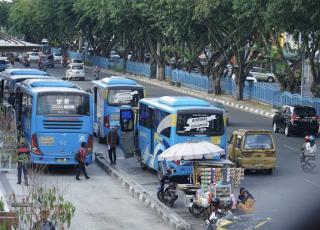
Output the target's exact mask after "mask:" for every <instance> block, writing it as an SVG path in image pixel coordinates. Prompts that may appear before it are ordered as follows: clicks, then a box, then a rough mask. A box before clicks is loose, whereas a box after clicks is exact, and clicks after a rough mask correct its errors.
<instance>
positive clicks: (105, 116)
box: [91, 76, 144, 152]
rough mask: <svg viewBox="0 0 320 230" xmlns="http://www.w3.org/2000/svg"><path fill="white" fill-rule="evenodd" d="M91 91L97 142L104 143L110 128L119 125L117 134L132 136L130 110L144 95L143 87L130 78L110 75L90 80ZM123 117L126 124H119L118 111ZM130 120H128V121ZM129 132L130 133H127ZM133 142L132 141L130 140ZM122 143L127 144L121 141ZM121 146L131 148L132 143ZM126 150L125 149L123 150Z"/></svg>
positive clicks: (132, 116)
mask: <svg viewBox="0 0 320 230" xmlns="http://www.w3.org/2000/svg"><path fill="white" fill-rule="evenodd" d="M92 83H93V87H92V88H91V92H92V94H93V101H94V133H95V134H96V135H97V136H98V137H99V142H100V143H104V142H105V141H106V138H107V135H108V133H109V131H110V128H111V127H113V126H118V127H120V129H119V135H120V136H121V135H122V134H124V133H125V134H124V135H125V136H126V135H130V136H132V135H133V136H132V138H133V137H134V127H133V123H132V122H133V119H134V115H132V114H131V112H130V110H132V109H133V108H135V107H137V106H138V102H139V100H140V99H141V98H143V97H144V87H143V86H141V85H139V84H137V83H136V82H135V81H133V80H131V79H127V78H125V77H116V76H112V77H110V78H103V79H101V80H95V81H92ZM121 111H122V113H121V114H122V115H123V116H124V117H123V118H125V117H126V118H127V120H126V121H128V122H126V124H128V123H130V127H127V125H126V124H122V125H121V124H120V112H121ZM129 121H130V122H129ZM129 133H130V134H129ZM123 138H125V137H123ZM123 138H122V139H123ZM132 143H133V142H132ZM122 144H129V143H128V142H127V141H122ZM122 147H123V148H129V149H131V150H132V145H131V146H128V147H125V146H123V145H122ZM124 151H125V152H126V150H124Z"/></svg>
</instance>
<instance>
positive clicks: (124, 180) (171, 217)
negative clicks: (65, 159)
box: [95, 153, 191, 230]
mask: <svg viewBox="0 0 320 230" xmlns="http://www.w3.org/2000/svg"><path fill="white" fill-rule="evenodd" d="M95 155H96V157H95V161H96V163H97V165H98V166H99V167H101V168H102V169H103V170H104V171H105V172H107V173H108V174H109V175H111V176H112V177H113V178H115V179H116V180H117V181H118V182H119V183H120V184H121V185H122V186H123V187H124V188H126V189H127V190H128V191H129V193H130V194H131V195H132V196H133V197H135V198H137V199H138V200H139V201H140V202H141V203H143V204H144V205H145V206H146V207H148V208H150V209H152V210H153V211H155V213H156V214H157V215H158V216H160V218H161V219H162V220H163V221H164V223H166V224H168V225H169V226H170V227H171V228H172V229H175V230H190V229H191V225H190V224H189V223H188V222H186V221H185V220H184V219H183V218H181V217H180V216H178V215H177V214H176V213H175V212H174V211H172V210H171V209H170V208H168V207H167V206H165V205H164V204H162V203H161V202H160V201H158V200H156V199H154V198H153V197H152V196H151V195H150V194H149V193H148V191H146V190H145V189H144V188H143V187H142V186H141V185H139V184H138V183H136V182H135V181H133V180H132V179H131V178H130V176H128V175H127V174H126V173H124V172H123V171H122V170H120V169H118V168H115V167H113V166H111V165H110V164H109V163H108V162H106V161H105V160H104V157H103V156H102V153H95Z"/></svg>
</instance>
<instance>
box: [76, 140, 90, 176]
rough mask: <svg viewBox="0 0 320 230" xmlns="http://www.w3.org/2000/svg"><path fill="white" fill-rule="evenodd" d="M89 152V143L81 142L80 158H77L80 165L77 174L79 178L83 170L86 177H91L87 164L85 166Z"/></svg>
mask: <svg viewBox="0 0 320 230" xmlns="http://www.w3.org/2000/svg"><path fill="white" fill-rule="evenodd" d="M87 154H88V149H87V143H86V142H81V148H80V150H79V153H78V158H77V161H78V163H79V167H78V170H77V175H76V179H77V180H80V177H79V176H80V173H81V171H82V172H83V175H84V176H85V177H86V179H90V177H89V176H88V174H87V172H86V166H85V160H86V156H87Z"/></svg>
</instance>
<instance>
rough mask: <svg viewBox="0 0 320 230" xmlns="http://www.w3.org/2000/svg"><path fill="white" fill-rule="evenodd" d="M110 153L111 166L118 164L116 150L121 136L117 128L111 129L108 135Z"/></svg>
mask: <svg viewBox="0 0 320 230" xmlns="http://www.w3.org/2000/svg"><path fill="white" fill-rule="evenodd" d="M107 139H108V151H109V158H110V163H111V164H114V165H115V164H117V157H116V149H117V146H118V145H119V135H118V129H117V127H113V128H111V130H110V132H109V133H108V138H107Z"/></svg>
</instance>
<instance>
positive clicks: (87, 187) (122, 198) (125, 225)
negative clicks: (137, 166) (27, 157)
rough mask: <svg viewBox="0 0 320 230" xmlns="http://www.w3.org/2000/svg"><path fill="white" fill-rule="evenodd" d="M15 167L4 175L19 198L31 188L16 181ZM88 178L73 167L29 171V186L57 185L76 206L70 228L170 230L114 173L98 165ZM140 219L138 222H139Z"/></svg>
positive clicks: (87, 229) (94, 166)
mask: <svg viewBox="0 0 320 230" xmlns="http://www.w3.org/2000/svg"><path fill="white" fill-rule="evenodd" d="M16 173H17V170H16V169H12V170H11V171H9V172H8V173H6V174H5V177H6V179H7V181H8V183H9V184H10V186H11V187H12V189H13V191H14V192H15V194H16V196H17V197H20V196H19V195H22V194H25V192H27V191H28V189H26V188H25V187H24V186H21V185H17V184H16V181H17V179H16ZM87 173H88V175H89V176H90V179H89V180H86V179H84V177H83V175H81V176H80V178H81V181H77V180H76V179H75V174H76V169H75V168H74V167H57V166H56V167H52V168H51V170H50V171H48V172H47V173H46V174H44V175H41V174H37V175H34V174H33V172H32V171H29V175H30V186H29V188H32V186H33V185H32V181H35V183H36V184H41V185H42V186H43V187H45V188H49V187H53V186H57V187H58V190H59V191H58V192H60V193H61V194H63V195H64V200H66V201H70V202H72V203H73V204H74V205H75V208H76V211H75V215H74V217H73V218H72V221H71V226H70V228H68V229H71V230H75V229H84V230H91V229H95V230H105V229H110V230H113V229H130V230H131V229H135V230H140V229H151V228H152V229H157V230H162V229H165V230H169V229H170V228H169V227H167V226H163V224H162V223H161V220H159V218H158V216H157V215H156V214H155V213H153V212H150V210H149V209H148V208H146V207H145V206H144V205H143V204H142V203H140V202H139V201H138V200H137V199H135V198H134V197H132V196H131V195H130V194H128V192H127V190H126V189H124V188H123V187H122V186H121V184H119V183H118V182H117V181H116V180H115V179H113V178H112V177H111V176H109V175H107V174H106V173H105V172H104V171H103V170H102V169H101V168H100V167H99V166H98V165H96V164H91V165H90V166H88V167H87ZM137 220H139V221H137Z"/></svg>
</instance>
